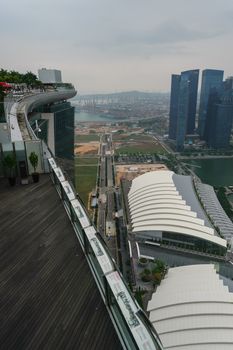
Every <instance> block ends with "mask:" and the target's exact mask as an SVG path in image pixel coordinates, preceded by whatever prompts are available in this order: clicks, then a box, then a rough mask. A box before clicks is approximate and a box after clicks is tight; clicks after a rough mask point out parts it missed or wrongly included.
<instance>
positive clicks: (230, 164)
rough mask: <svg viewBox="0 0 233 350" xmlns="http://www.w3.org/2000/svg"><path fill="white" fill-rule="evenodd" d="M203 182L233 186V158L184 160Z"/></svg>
mask: <svg viewBox="0 0 233 350" xmlns="http://www.w3.org/2000/svg"><path fill="white" fill-rule="evenodd" d="M183 162H184V163H185V164H190V168H191V169H192V170H193V171H194V172H195V174H197V176H198V177H200V179H201V180H202V181H203V182H204V183H207V184H209V185H212V186H233V158H216V159H196V160H193V159H192V160H184V161H183Z"/></svg>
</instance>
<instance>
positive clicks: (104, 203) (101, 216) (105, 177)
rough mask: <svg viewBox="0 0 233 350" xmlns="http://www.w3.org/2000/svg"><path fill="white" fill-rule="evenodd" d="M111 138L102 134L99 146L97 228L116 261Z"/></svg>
mask: <svg viewBox="0 0 233 350" xmlns="http://www.w3.org/2000/svg"><path fill="white" fill-rule="evenodd" d="M112 154H113V151H112V136H111V134H103V135H102V137H101V145H100V170H99V179H98V180H99V181H98V182H99V203H98V221H97V227H98V230H99V232H100V233H101V235H102V237H103V238H104V239H105V241H106V243H107V245H108V248H109V249H110V251H111V253H112V255H113V256H114V258H115V259H116V261H118V254H117V239H116V223H115V206H116V204H115V188H114V183H115V181H114V173H113V158H112Z"/></svg>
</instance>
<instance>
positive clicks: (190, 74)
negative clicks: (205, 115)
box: [181, 69, 199, 134]
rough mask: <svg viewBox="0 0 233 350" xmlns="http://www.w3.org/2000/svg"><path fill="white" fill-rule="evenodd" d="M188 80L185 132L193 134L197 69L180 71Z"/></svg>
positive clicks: (184, 78)
mask: <svg viewBox="0 0 233 350" xmlns="http://www.w3.org/2000/svg"><path fill="white" fill-rule="evenodd" d="M182 77H183V80H186V81H187V82H188V100H187V103H188V106H187V125H186V133H187V134H193V133H194V129H195V119H196V107H197V90H198V78H199V69H193V70H187V71H185V72H182V73H181V78H182Z"/></svg>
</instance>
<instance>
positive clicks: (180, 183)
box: [128, 171, 226, 247]
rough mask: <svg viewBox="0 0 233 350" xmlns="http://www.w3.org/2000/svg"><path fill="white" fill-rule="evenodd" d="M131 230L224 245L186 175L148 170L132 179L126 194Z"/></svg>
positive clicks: (224, 242) (190, 179)
mask: <svg viewBox="0 0 233 350" xmlns="http://www.w3.org/2000/svg"><path fill="white" fill-rule="evenodd" d="M128 200H129V208H130V216H131V224H132V232H134V233H137V232H146V231H162V232H174V233H181V234H184V235H188V236H194V237H197V238H200V239H204V240H208V241H211V242H212V243H216V244H218V245H220V246H223V247H226V241H225V240H224V239H222V238H221V237H219V236H217V235H216V232H215V231H214V229H213V227H212V225H211V224H210V221H209V219H208V217H207V215H206V214H205V211H204V210H203V208H202V206H201V204H200V202H199V199H198V197H197V195H196V193H195V189H194V185H193V182H192V178H191V177H190V176H183V175H176V174H175V173H174V172H172V171H152V172H148V173H145V174H143V175H141V176H138V177H137V178H135V179H134V180H133V181H132V186H131V188H130V191H129V194H128Z"/></svg>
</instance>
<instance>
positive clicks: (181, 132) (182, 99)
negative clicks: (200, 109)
mask: <svg viewBox="0 0 233 350" xmlns="http://www.w3.org/2000/svg"><path fill="white" fill-rule="evenodd" d="M188 110H189V80H188V79H186V77H185V75H182V74H181V79H180V87H179V100H178V116H177V126H176V150H177V151H182V150H183V148H184V140H185V135H186V131H187V120H188Z"/></svg>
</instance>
